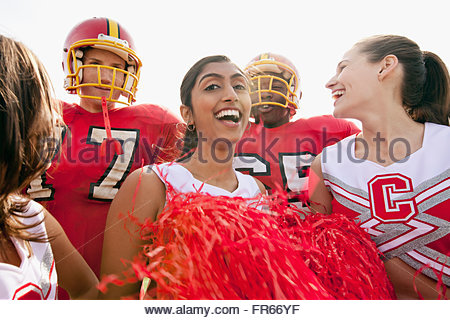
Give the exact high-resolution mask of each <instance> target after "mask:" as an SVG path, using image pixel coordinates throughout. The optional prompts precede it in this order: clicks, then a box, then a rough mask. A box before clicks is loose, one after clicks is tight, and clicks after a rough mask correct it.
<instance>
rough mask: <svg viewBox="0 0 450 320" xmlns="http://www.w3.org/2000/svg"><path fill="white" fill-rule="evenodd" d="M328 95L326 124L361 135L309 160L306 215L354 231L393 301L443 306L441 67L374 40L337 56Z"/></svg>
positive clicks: (449, 182)
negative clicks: (343, 122) (345, 122)
mask: <svg viewBox="0 0 450 320" xmlns="http://www.w3.org/2000/svg"><path fill="white" fill-rule="evenodd" d="M326 87H327V88H328V89H330V90H331V94H332V95H333V98H334V99H335V102H334V107H335V109H334V115H335V116H336V117H346V118H355V119H358V120H360V121H361V123H362V132H361V133H360V134H358V135H355V136H351V137H348V138H346V139H344V140H343V141H341V142H340V143H339V144H336V145H334V146H331V147H327V148H325V149H324V151H323V153H322V154H321V155H319V156H318V157H317V158H316V159H315V160H314V162H313V164H312V172H313V173H311V179H310V191H311V200H313V201H312V207H313V209H315V210H317V211H322V212H323V211H324V210H326V211H327V212H341V213H345V214H347V215H349V216H350V217H352V218H355V219H358V220H359V221H360V222H361V227H362V228H364V230H366V232H367V233H369V234H370V236H371V237H372V239H373V240H374V241H375V243H376V244H377V247H378V249H379V250H380V251H381V252H382V253H383V256H384V258H385V267H386V271H387V273H388V275H389V277H390V279H391V281H392V284H393V286H394V289H395V291H396V294H397V297H398V298H399V299H414V298H418V297H420V296H422V297H423V298H425V299H436V298H441V299H442V298H443V297H444V296H445V297H446V298H448V297H449V294H450V291H449V290H448V289H449V286H450V228H449V225H450V223H449V221H450V197H449V188H450V165H449V159H450V148H449V146H448V141H449V139H450V128H449V126H448V125H449V112H450V80H449V73H448V69H447V67H446V66H445V64H444V62H443V61H442V60H441V59H440V58H439V57H438V56H437V55H435V54H433V53H431V52H427V51H421V50H420V48H419V46H418V45H417V44H416V43H415V42H413V41H411V40H410V39H408V38H406V37H402V36H396V35H381V36H374V37H370V38H366V39H363V40H361V41H360V42H358V43H356V44H355V45H354V46H353V47H352V48H351V49H350V50H349V51H348V52H346V53H345V54H344V57H343V59H342V60H341V61H340V62H339V63H338V66H337V69H336V74H335V75H334V76H333V77H332V78H331V79H330V80H329V81H328V83H327V84H326ZM314 203H318V205H317V206H316V205H315V204H314ZM319 204H320V205H319ZM441 281H442V282H443V284H442V282H441ZM445 291H446V293H445ZM418 294H420V295H418Z"/></svg>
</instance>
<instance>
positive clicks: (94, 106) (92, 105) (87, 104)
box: [80, 98, 115, 113]
mask: <svg viewBox="0 0 450 320" xmlns="http://www.w3.org/2000/svg"><path fill="white" fill-rule="evenodd" d="M107 106H108V110H112V109H114V108H115V104H114V103H113V102H107ZM80 107H81V108H83V109H84V110H86V111H87V112H90V113H100V112H103V110H102V102H101V101H100V100H96V99H91V98H82V99H80Z"/></svg>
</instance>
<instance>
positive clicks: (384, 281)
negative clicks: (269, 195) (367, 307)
mask: <svg viewBox="0 0 450 320" xmlns="http://www.w3.org/2000/svg"><path fill="white" fill-rule="evenodd" d="M281 210H283V211H281ZM272 211H278V213H279V216H278V217H279V222H280V226H281V228H283V229H284V230H285V232H287V233H288V234H289V235H290V236H291V240H292V241H293V242H295V243H296V247H297V249H298V254H299V255H300V256H302V257H303V259H304V261H305V263H306V265H307V266H308V267H309V268H310V269H311V270H312V271H313V272H314V273H315V274H316V275H317V277H318V278H319V279H320V281H321V282H322V284H323V285H324V286H325V287H326V288H327V290H328V292H329V293H330V294H331V295H332V296H333V297H334V298H335V299H340V300H343V299H346V300H348V299H352V300H353V299H364V300H371V299H377V300H378V299H396V296H395V292H394V289H393V286H392V284H391V282H390V281H389V279H388V276H387V274H386V270H385V268H384V264H383V262H382V261H381V259H380V256H379V251H378V249H377V248H376V245H375V243H374V242H373V241H372V240H371V239H370V236H369V235H368V234H367V233H366V232H365V231H364V230H363V229H361V228H360V227H359V226H358V225H357V224H356V223H355V222H354V221H351V220H350V219H348V218H347V217H346V216H344V215H342V214H337V213H333V214H331V215H325V214H319V213H316V214H309V215H300V214H301V213H302V212H297V211H298V209H296V208H290V207H289V208H286V207H283V206H282V207H281V208H280V207H279V208H278V210H274V209H272ZM302 216H303V217H304V218H302Z"/></svg>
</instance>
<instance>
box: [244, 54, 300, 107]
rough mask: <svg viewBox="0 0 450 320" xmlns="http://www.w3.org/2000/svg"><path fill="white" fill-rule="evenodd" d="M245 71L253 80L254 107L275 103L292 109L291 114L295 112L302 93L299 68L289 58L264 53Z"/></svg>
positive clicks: (251, 91)
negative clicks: (298, 73)
mask: <svg viewBox="0 0 450 320" xmlns="http://www.w3.org/2000/svg"><path fill="white" fill-rule="evenodd" d="M245 72H246V73H247V75H249V77H250V79H251V82H252V87H251V88H250V95H251V97H252V107H258V106H270V105H273V106H278V107H283V108H289V109H291V116H292V115H294V114H295V112H296V111H295V110H296V109H298V101H299V99H300V96H301V93H300V92H299V91H300V90H299V78H298V75H297V70H296V69H295V67H294V65H293V64H292V63H291V62H290V61H289V60H288V59H286V58H284V57H282V56H280V55H276V54H272V53H266V54H262V55H259V56H258V57H256V58H254V59H253V60H252V61H250V63H249V64H248V65H247V67H246V68H245Z"/></svg>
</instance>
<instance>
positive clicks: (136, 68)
mask: <svg viewBox="0 0 450 320" xmlns="http://www.w3.org/2000/svg"><path fill="white" fill-rule="evenodd" d="M87 48H95V49H100V50H105V51H109V52H112V53H114V54H115V55H117V56H119V57H120V58H122V59H123V60H124V61H125V69H120V68H116V67H112V66H107V65H98V64H96V65H85V64H83V57H84V55H85V50H86V49H87ZM141 67H142V63H141V60H140V59H139V57H138V56H137V55H136V53H135V51H134V43H133V39H132V38H131V37H130V36H129V34H128V32H127V31H126V30H125V29H123V28H122V27H121V26H120V25H119V24H118V23H117V22H115V21H113V20H110V19H107V18H92V19H88V20H86V21H83V22H81V23H80V24H78V25H77V26H75V27H74V28H73V29H72V31H71V32H70V33H69V35H68V36H67V38H66V41H65V44H64V50H63V69H64V72H65V74H66V78H65V81H64V87H65V89H66V91H68V92H69V93H72V94H78V95H79V96H80V98H90V99H97V100H101V97H99V96H94V95H86V94H83V92H82V91H83V90H82V88H86V87H101V88H103V89H108V88H109V95H107V96H106V99H107V100H108V101H111V102H119V103H123V104H126V105H129V104H131V103H132V102H134V101H135V94H136V91H137V84H138V82H139V76H140V69H141ZM87 68H95V69H96V72H97V75H98V77H97V78H98V79H97V81H95V82H90V83H84V82H83V71H88V70H87ZM102 72H112V74H113V80H115V79H118V78H123V79H124V80H123V83H120V84H118V83H117V81H112V82H111V84H105V83H102V80H101V75H102ZM117 92H119V93H120V94H119V95H118V94H117ZM120 96H124V97H125V98H126V101H123V100H119V97H120Z"/></svg>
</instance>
